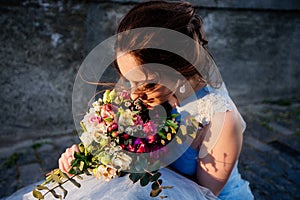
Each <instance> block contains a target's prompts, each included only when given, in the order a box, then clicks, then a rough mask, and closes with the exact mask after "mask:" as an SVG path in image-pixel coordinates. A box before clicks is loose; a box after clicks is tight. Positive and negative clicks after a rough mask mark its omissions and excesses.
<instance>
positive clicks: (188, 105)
mask: <svg viewBox="0 0 300 200" xmlns="http://www.w3.org/2000/svg"><path fill="white" fill-rule="evenodd" d="M195 106H196V107H198V108H199V109H200V112H198V111H199V109H195ZM201 108H202V110H201ZM203 108H205V109H203ZM231 109H236V108H235V106H234V104H233V103H232V101H231V99H230V98H229V96H228V93H227V90H226V88H225V85H224V84H223V86H222V87H221V90H214V89H212V88H211V87H209V86H207V87H205V88H204V89H201V90H199V91H197V92H196V100H195V99H194V100H191V99H188V100H187V101H185V102H183V103H182V104H181V105H180V107H178V108H177V111H178V112H180V114H181V115H184V114H189V115H193V116H195V117H196V118H197V121H199V122H200V123H202V124H207V123H209V121H210V119H211V117H212V116H213V115H214V114H215V113H217V112H221V113H222V112H226V111H227V110H231ZM195 111H197V112H195ZM241 120H242V118H241ZM242 122H243V120H242ZM243 123H244V122H243ZM243 126H244V128H245V124H243ZM218 138H219V135H210V136H208V137H207V138H204V141H203V145H202V146H201V149H200V151H199V152H197V151H195V150H191V149H190V148H188V147H187V148H186V147H184V145H182V147H183V148H186V150H187V151H185V153H184V154H183V155H182V157H180V158H179V159H178V160H176V161H175V162H174V165H173V164H171V167H174V169H176V170H177V171H180V172H181V173H182V174H186V175H195V168H196V165H197V157H198V158H199V157H200V158H201V157H204V156H206V155H207V153H208V152H209V151H210V150H211V149H212V148H213V146H214V145H215V144H216V142H217V140H218ZM197 155H198V156H197ZM191 156H192V160H191V159H190V160H189V162H191V164H186V163H185V162H186V161H187V162H188V160H186V158H191ZM194 157H195V158H194ZM193 158H194V160H193ZM182 161H184V162H182ZM172 165H173V166H172ZM193 166H194V167H193ZM160 172H161V173H162V180H163V184H162V185H163V186H173V188H171V189H163V191H162V192H161V193H160V195H159V196H158V197H155V198H152V197H150V190H151V185H150V184H149V185H147V186H146V187H141V186H140V184H139V182H137V183H135V184H133V183H132V181H131V180H130V179H129V177H128V176H124V177H121V178H119V177H117V178H114V179H112V180H111V181H109V182H105V181H104V180H103V179H102V180H101V179H100V180H99V179H97V178H95V177H94V176H83V177H84V178H83V180H78V182H79V183H80V184H81V188H77V187H75V186H74V185H73V184H72V183H68V184H66V185H64V187H65V188H66V189H67V190H68V195H67V197H66V199H67V200H77V199H78V200H79V199H80V200H88V199H90V200H98V199H99V200H100V199H101V200H109V199H111V200H115V199H125V200H127V199H128V200H129V199H130V200H144V199H153V200H154V199H161V198H160V196H167V199H170V200H173V199H176V200H184V199H186V200H192V199H195V200H202V199H203V200H205V199H219V198H218V197H216V196H214V195H213V193H212V192H211V191H210V190H209V189H207V188H204V187H202V186H200V185H198V184H197V183H196V182H194V181H192V180H190V179H188V178H186V177H185V176H182V175H180V174H178V173H176V172H174V171H173V170H171V169H168V168H162V169H160ZM37 184H38V183H36V184H33V185H30V186H27V187H25V188H23V189H21V190H19V191H17V192H16V193H14V194H13V195H11V196H10V197H8V198H7V199H6V200H19V199H23V200H31V199H35V198H34V197H33V196H32V193H31V190H32V189H33V188H34V186H35V185H37ZM57 191H59V192H60V193H62V192H61V191H60V189H57ZM232 195H234V196H232ZM219 197H220V199H236V197H239V198H238V199H241V198H242V199H253V195H252V193H251V191H250V188H249V183H248V182H247V181H244V180H243V179H241V177H240V174H239V172H238V170H237V165H235V167H234V170H233V172H232V174H231V176H230V178H229V180H228V182H227V184H226V185H225V187H224V189H223V191H222V192H221V194H220V196H219ZM221 197H222V198H221ZM45 199H54V197H53V196H52V195H51V194H48V195H47V196H46V198H45Z"/></svg>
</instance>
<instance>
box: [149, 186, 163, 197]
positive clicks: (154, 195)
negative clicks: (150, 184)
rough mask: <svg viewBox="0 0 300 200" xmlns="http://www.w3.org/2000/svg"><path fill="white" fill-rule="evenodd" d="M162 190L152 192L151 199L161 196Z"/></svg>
mask: <svg viewBox="0 0 300 200" xmlns="http://www.w3.org/2000/svg"><path fill="white" fill-rule="evenodd" d="M161 191H162V189H161V188H158V189H157V190H151V192H150V196H151V197H157V196H158V195H159V193H161Z"/></svg>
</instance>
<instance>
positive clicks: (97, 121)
mask: <svg viewBox="0 0 300 200" xmlns="http://www.w3.org/2000/svg"><path fill="white" fill-rule="evenodd" d="M101 121H102V120H101V117H99V116H97V115H94V116H91V118H90V119H89V122H90V123H91V124H95V125H97V124H100V122H101Z"/></svg>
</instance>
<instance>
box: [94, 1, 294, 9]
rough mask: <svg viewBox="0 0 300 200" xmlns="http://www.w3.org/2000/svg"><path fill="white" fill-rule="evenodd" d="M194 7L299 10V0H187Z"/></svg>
mask: <svg viewBox="0 0 300 200" xmlns="http://www.w3.org/2000/svg"><path fill="white" fill-rule="evenodd" d="M144 1H145V0H93V2H116V3H140V2H144ZM187 1H188V2H190V3H192V4H193V5H194V6H196V7H204V8H226V9H254V10H261V9H263V10H300V1H299V0H287V1H282V0H187Z"/></svg>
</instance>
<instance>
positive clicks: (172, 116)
mask: <svg viewBox="0 0 300 200" xmlns="http://www.w3.org/2000/svg"><path fill="white" fill-rule="evenodd" d="M178 116H179V114H171V115H170V118H171V119H173V118H176V117H178Z"/></svg>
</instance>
